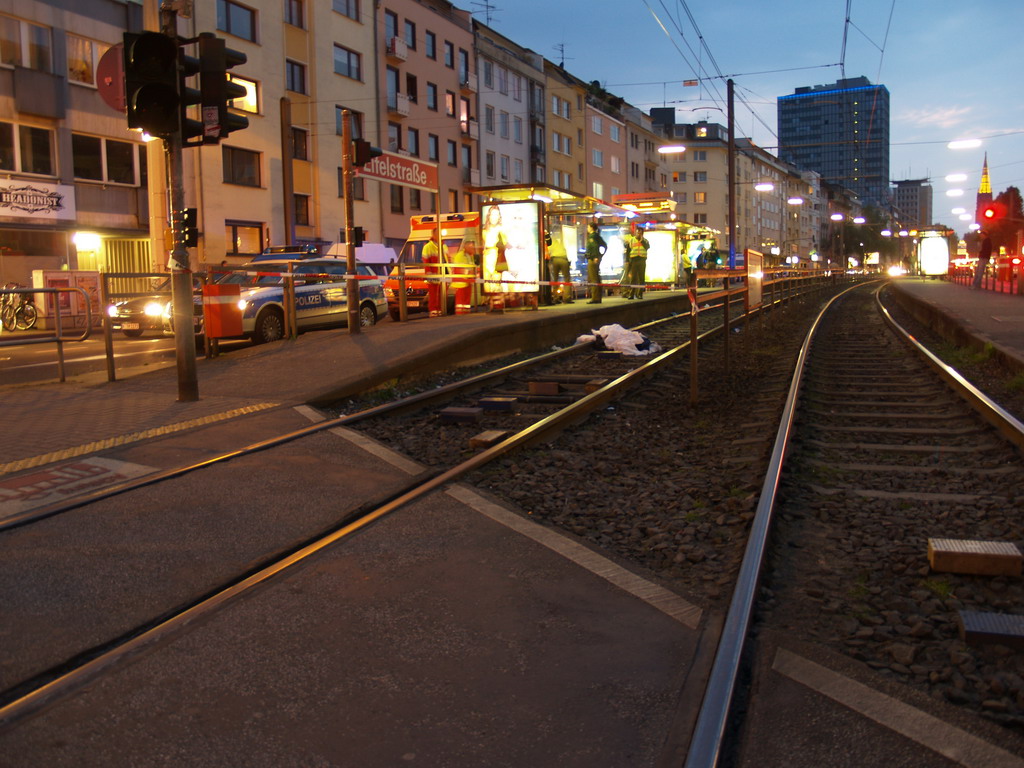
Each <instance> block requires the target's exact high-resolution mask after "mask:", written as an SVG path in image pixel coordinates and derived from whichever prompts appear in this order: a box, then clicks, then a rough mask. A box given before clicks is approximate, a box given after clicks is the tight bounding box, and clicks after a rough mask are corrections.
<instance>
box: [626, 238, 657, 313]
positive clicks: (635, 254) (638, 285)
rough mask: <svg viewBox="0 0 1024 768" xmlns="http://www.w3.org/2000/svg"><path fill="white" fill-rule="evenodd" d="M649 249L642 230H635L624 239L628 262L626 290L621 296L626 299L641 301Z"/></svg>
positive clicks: (649, 245)
mask: <svg viewBox="0 0 1024 768" xmlns="http://www.w3.org/2000/svg"><path fill="white" fill-rule="evenodd" d="M650 247H651V244H650V243H649V242H648V240H647V238H646V237H644V233H643V230H641V229H637V230H635V231H634V232H633V234H631V235H630V236H629V237H627V238H626V249H627V253H628V254H629V261H627V262H626V275H627V277H626V288H625V290H623V292H622V295H623V297H625V298H627V299H642V298H643V297H644V283H645V281H646V280H647V251H648V249H649V248H650Z"/></svg>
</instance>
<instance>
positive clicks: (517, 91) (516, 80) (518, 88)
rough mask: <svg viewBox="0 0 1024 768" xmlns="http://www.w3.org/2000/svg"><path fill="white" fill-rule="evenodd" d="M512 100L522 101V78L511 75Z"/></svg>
mask: <svg viewBox="0 0 1024 768" xmlns="http://www.w3.org/2000/svg"><path fill="white" fill-rule="evenodd" d="M512 98H513V99H515V100H516V101H522V100H523V77H522V75H516V74H513V75H512Z"/></svg>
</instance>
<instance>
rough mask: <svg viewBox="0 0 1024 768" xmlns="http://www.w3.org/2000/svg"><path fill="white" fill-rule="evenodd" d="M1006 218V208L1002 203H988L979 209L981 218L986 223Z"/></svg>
mask: <svg viewBox="0 0 1024 768" xmlns="http://www.w3.org/2000/svg"><path fill="white" fill-rule="evenodd" d="M1004 216H1006V206H1005V205H1003V204H1002V203H989V204H988V205H986V206H985V207H984V208H982V209H981V217H982V218H983V219H985V220H986V221H996V220H998V219H1001V218H1003V217H1004Z"/></svg>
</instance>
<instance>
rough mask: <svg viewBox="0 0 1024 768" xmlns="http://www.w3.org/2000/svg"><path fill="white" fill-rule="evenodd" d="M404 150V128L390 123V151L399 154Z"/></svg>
mask: <svg viewBox="0 0 1024 768" xmlns="http://www.w3.org/2000/svg"><path fill="white" fill-rule="evenodd" d="M401 148H402V126H401V125H399V124H398V123H388V151H389V152H397V151H398V150H400V149H401Z"/></svg>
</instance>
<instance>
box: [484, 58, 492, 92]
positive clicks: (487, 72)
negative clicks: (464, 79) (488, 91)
mask: <svg viewBox="0 0 1024 768" xmlns="http://www.w3.org/2000/svg"><path fill="white" fill-rule="evenodd" d="M484 87H485V88H493V87H494V64H492V63H491V62H489V61H484Z"/></svg>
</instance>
